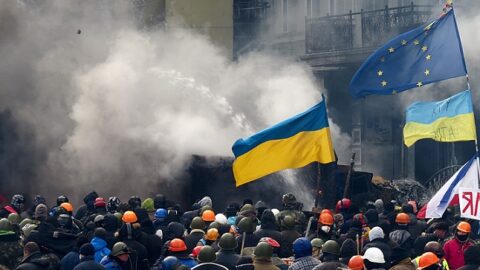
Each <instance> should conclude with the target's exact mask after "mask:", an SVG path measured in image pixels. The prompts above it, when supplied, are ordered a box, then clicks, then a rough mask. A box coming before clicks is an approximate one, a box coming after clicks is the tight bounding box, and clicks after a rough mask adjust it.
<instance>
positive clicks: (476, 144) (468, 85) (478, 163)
mask: <svg viewBox="0 0 480 270" xmlns="http://www.w3.org/2000/svg"><path fill="white" fill-rule="evenodd" d="M464 59H465V58H464ZM465 67H466V63H465ZM465 78H466V79H467V88H468V90H470V95H471V96H472V108H473V94H472V88H471V87H470V78H469V77H468V72H467V74H466V75H465ZM473 122H474V123H476V121H475V110H473ZM475 155H478V138H477V125H476V124H475ZM477 166H478V168H479V169H480V158H478V157H477ZM477 172H478V173H477V177H478V183H479V184H480V170H477Z"/></svg>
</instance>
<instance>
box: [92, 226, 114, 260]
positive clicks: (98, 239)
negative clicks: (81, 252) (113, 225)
mask: <svg viewBox="0 0 480 270" xmlns="http://www.w3.org/2000/svg"><path fill="white" fill-rule="evenodd" d="M106 235H107V232H106V231H105V229H104V228H96V229H95V231H94V237H93V238H92V240H91V241H90V243H91V244H92V246H93V248H94V249H95V254H94V257H93V258H94V260H95V261H96V262H98V263H99V262H100V261H101V260H102V259H103V257H105V256H107V255H108V254H110V252H111V251H110V249H108V248H107V242H106V241H105V237H106Z"/></svg>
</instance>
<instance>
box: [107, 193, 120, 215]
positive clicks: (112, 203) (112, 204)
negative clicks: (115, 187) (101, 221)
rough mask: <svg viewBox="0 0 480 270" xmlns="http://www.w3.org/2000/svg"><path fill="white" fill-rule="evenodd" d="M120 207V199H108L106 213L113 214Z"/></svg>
mask: <svg viewBox="0 0 480 270" xmlns="http://www.w3.org/2000/svg"><path fill="white" fill-rule="evenodd" d="M119 206H120V199H119V198H117V197H110V198H108V202H107V211H108V212H110V213H115V212H116V211H117V210H118V207H119Z"/></svg>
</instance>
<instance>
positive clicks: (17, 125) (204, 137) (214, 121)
mask: <svg viewBox="0 0 480 270" xmlns="http://www.w3.org/2000/svg"><path fill="white" fill-rule="evenodd" d="M133 9H134V7H133V6H132V5H131V4H130V3H129V2H126V1H114V0H103V1H94V0H90V1H89V0H87V1H81V2H79V1H36V2H31V1H17V2H13V1H8V2H5V3H4V4H2V5H1V6H0V20H1V22H0V54H1V56H2V61H1V62H0V79H1V81H2V87H0V94H1V96H2V98H1V99H0V112H3V113H2V115H6V116H8V117H7V118H8V119H7V120H8V121H2V122H1V124H2V125H3V126H5V127H6V128H8V126H7V123H12V124H11V128H12V129H15V132H17V133H18V136H16V137H15V136H14V137H15V138H16V139H12V140H10V141H9V142H10V143H11V144H10V147H9V148H8V149H7V150H6V151H5V153H6V155H13V154H14V153H15V154H16V155H17V156H19V157H18V158H16V160H19V162H16V164H13V165H8V168H9V170H7V172H5V173H3V174H2V175H1V177H2V178H1V179H2V180H1V185H2V189H3V190H5V191H6V192H9V193H13V192H25V191H26V190H29V191H31V192H32V193H40V194H45V195H49V196H50V198H51V199H53V196H54V195H55V196H56V195H58V194H67V195H69V196H76V197H81V195H82V194H84V193H85V192H86V191H89V190H92V189H95V190H97V191H98V192H99V193H101V194H103V195H105V196H109V195H113V194H118V195H121V196H124V197H126V196H130V195H134V194H137V195H143V194H151V193H152V192H155V191H153V190H152V188H156V187H159V186H160V188H165V189H171V190H173V189H175V190H178V185H179V183H178V182H175V179H177V178H179V177H180V176H181V175H182V174H183V173H184V172H185V171H186V169H185V168H186V167H187V166H188V162H189V160H190V159H191V155H192V154H197V155H205V156H211V155H215V156H217V155H221V156H231V155H232V153H231V150H230V149H231V145H232V144H233V142H234V141H235V140H236V139H238V138H240V137H244V136H248V135H250V134H251V133H252V132H254V131H258V130H261V129H263V128H265V127H268V126H269V125H271V124H274V123H276V122H278V121H280V120H282V119H285V118H287V117H290V116H292V115H294V114H296V113H298V112H301V111H304V110H305V109H307V108H308V107H309V106H311V105H314V104H315V103H316V102H318V101H319V100H320V99H321V97H320V91H319V89H318V86H317V85H316V84H315V81H314V79H313V76H312V74H311V73H310V72H309V71H308V68H306V67H305V66H303V65H302V64H300V63H297V62H294V61H291V60H289V59H285V58H283V57H280V56H278V55H274V54H268V53H254V54H250V55H248V56H245V57H243V58H241V59H240V60H239V61H238V62H234V63H233V62H231V61H230V60H229V58H228V57H227V56H225V54H224V51H222V49H220V48H218V47H215V46H214V45H212V44H211V43H210V42H209V40H208V39H207V38H206V37H204V36H201V35H198V34H195V33H191V32H188V31H185V30H179V29H175V30H174V31H171V30H168V29H167V30H154V31H146V30H139V29H138V27H137V25H136V23H135V18H134V12H133ZM2 119H3V118H2ZM331 125H332V132H333V137H334V140H335V138H336V137H337V136H338V137H340V136H344V135H340V129H339V128H338V127H337V126H336V125H335V124H334V123H331ZM347 138H348V136H347ZM347 141H348V139H347ZM336 143H337V142H336ZM344 143H345V141H340V145H339V147H340V146H343V145H344ZM337 151H338V150H337ZM18 153H21V154H18ZM1 164H3V163H1ZM5 167H6V165H5ZM289 182H290V183H293V180H292V181H289ZM297 184H298V183H297ZM292 186H293V184H292ZM164 192H165V190H164ZM297 196H298V195H297Z"/></svg>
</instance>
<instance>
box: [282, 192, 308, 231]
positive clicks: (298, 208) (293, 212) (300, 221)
mask: <svg viewBox="0 0 480 270" xmlns="http://www.w3.org/2000/svg"><path fill="white" fill-rule="evenodd" d="M282 202H283V210H282V211H281V212H280V213H279V214H278V220H279V221H280V222H279V223H281V222H282V221H283V220H284V219H285V217H286V216H291V217H293V218H294V220H295V230H297V231H298V232H299V233H302V232H303V231H304V230H305V227H306V226H307V218H306V217H305V214H304V213H303V212H302V208H303V204H302V203H300V202H298V201H297V199H296V198H295V196H294V195H293V194H292V193H287V194H285V195H283V196H282Z"/></svg>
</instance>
